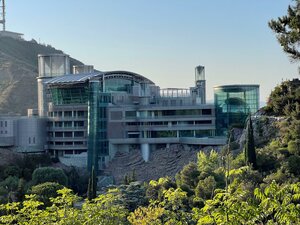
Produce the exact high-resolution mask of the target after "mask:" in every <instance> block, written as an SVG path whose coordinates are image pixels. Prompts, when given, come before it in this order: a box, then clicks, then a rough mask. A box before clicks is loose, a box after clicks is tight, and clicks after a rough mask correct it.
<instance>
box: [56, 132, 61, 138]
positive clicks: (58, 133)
mask: <svg viewBox="0 0 300 225" xmlns="http://www.w3.org/2000/svg"><path fill="white" fill-rule="evenodd" d="M55 137H63V132H55Z"/></svg>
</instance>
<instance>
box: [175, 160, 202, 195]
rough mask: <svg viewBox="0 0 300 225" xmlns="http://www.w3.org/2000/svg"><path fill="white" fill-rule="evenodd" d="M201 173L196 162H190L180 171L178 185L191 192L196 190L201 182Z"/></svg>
mask: <svg viewBox="0 0 300 225" xmlns="http://www.w3.org/2000/svg"><path fill="white" fill-rule="evenodd" d="M199 175H200V173H199V171H198V168H197V164H196V163H194V162H190V163H189V164H187V165H185V166H184V167H183V169H182V171H180V173H179V176H177V179H179V180H177V183H178V184H179V186H180V187H182V188H183V189H185V188H188V189H190V190H193V189H195V187H196V186H197V184H198V181H199Z"/></svg>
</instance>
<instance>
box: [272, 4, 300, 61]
mask: <svg viewBox="0 0 300 225" xmlns="http://www.w3.org/2000/svg"><path fill="white" fill-rule="evenodd" d="M294 2H295V5H293V6H289V7H288V10H287V15H285V16H282V17H279V18H278V19H277V20H271V21H270V22H269V27H270V28H271V29H272V30H273V31H274V32H275V33H276V37H277V40H278V42H279V44H280V45H281V46H282V47H283V51H284V52H286V53H287V54H288V55H289V56H290V57H291V58H292V59H293V60H299V59H300V52H299V44H300V34H299V29H300V22H299V21H300V15H299V8H300V1H299V0H295V1H294Z"/></svg>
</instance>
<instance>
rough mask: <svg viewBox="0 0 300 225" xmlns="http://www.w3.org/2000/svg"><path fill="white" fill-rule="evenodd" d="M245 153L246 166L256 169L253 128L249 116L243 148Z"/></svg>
mask: <svg viewBox="0 0 300 225" xmlns="http://www.w3.org/2000/svg"><path fill="white" fill-rule="evenodd" d="M244 151H245V161H246V164H247V165H251V166H252V167H253V169H256V167H257V165H256V153H255V144H254V137H253V127H252V120H251V116H249V118H248V121H247V127H246V143H245V147H244Z"/></svg>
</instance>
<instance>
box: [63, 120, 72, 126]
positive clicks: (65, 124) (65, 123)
mask: <svg viewBox="0 0 300 225" xmlns="http://www.w3.org/2000/svg"><path fill="white" fill-rule="evenodd" d="M64 127H72V121H65V122H64Z"/></svg>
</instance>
